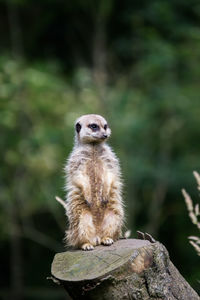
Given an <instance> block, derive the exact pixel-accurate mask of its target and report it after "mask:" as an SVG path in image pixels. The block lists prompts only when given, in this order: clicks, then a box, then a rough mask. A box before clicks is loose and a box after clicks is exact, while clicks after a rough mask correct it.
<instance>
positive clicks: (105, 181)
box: [69, 144, 118, 211]
mask: <svg viewBox="0 0 200 300" xmlns="http://www.w3.org/2000/svg"><path fill="white" fill-rule="evenodd" d="M117 163H118V161H117V159H116V158H115V156H114V153H113V152H112V151H111V149H110V147H109V146H108V145H98V144H91V145H87V146H86V145H84V147H81V146H80V147H77V148H76V149H75V151H74V152H73V156H72V157H71V159H70V161H69V165H70V170H69V174H70V173H71V175H72V176H73V175H75V174H76V175H75V176H80V175H81V176H83V177H84V179H85V180H87V182H88V189H89V190H90V191H88V192H90V195H91V201H89V199H85V200H86V202H87V200H88V202H89V206H90V208H91V210H93V211H94V210H95V209H97V208H101V209H103V208H106V206H107V202H108V197H109V195H108V193H109V190H110V188H109V187H108V185H109V184H110V181H109V177H111V176H113V174H114V173H115V172H117V170H116V168H115V167H116V164H117ZM106 192H107V194H106Z"/></svg>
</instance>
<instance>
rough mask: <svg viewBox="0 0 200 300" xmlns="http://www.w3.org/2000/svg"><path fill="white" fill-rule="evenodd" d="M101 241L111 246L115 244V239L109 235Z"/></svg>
mask: <svg viewBox="0 0 200 300" xmlns="http://www.w3.org/2000/svg"><path fill="white" fill-rule="evenodd" d="M101 243H102V244H103V245H105V246H110V245H112V244H113V239H111V238H109V237H105V238H103V239H102V241H101Z"/></svg>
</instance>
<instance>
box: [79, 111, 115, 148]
mask: <svg viewBox="0 0 200 300" xmlns="http://www.w3.org/2000/svg"><path fill="white" fill-rule="evenodd" d="M75 130H76V139H77V140H78V141H79V142H81V143H84V144H88V143H102V142H105V141H106V140H107V139H108V138H109V137H110V135H111V130H110V128H109V127H108V123H107V122H106V120H105V119H104V118H103V117H102V116H100V115H83V116H81V117H80V118H78V119H77V120H76V122H75Z"/></svg>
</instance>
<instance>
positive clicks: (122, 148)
mask: <svg viewBox="0 0 200 300" xmlns="http://www.w3.org/2000/svg"><path fill="white" fill-rule="evenodd" d="M0 37H1V41H0V132H1V137H0V147H1V156H0V161H1V171H0V238H1V256H0V260H1V282H0V284H1V289H0V298H1V299H15V300H22V299H30V300H31V299H65V293H64V292H63V291H62V290H61V289H60V288H57V287H56V286H55V285H54V283H52V282H51V281H48V280H46V277H48V276H50V266H51V261H52V259H53V256H54V254H55V253H56V252H59V251H64V246H63V243H62V238H63V236H64V231H65V228H66V218H65V215H64V210H63V208H62V207H61V206H60V205H59V204H58V203H57V202H56V201H55V198H54V197H55V195H59V196H60V197H62V198H64V195H65V193H64V189H63V186H64V172H63V167H64V164H65V161H66V158H67V156H68V154H69V152H70V151H71V149H72V145H73V134H74V133H73V132H74V129H73V126H74V121H75V119H76V118H77V117H79V116H80V115H82V114H86V113H98V114H102V115H103V116H104V117H105V118H106V119H107V120H108V122H109V124H110V127H111V129H112V137H111V139H110V145H111V146H112V147H113V148H114V150H115V152H116V153H117V155H118V157H119V159H120V161H121V167H122V172H123V179H124V199H125V203H126V212H127V213H126V214H127V228H130V229H131V231H132V237H136V230H141V231H147V232H149V233H150V234H152V235H153V236H154V237H155V238H156V239H157V240H159V241H160V242H162V243H163V244H164V245H165V246H166V247H167V249H168V251H169V253H170V257H171V260H172V261H173V262H174V264H175V265H176V267H177V268H178V269H179V271H180V272H181V273H182V274H183V275H184V277H185V278H186V280H188V282H189V283H190V284H191V285H192V286H193V288H195V289H196V290H197V291H198V292H200V283H199V282H198V280H200V260H199V257H198V256H197V255H196V253H195V251H194V249H193V248H192V246H190V244H189V243H188V240H187V236H188V235H198V234H199V233H198V232H197V230H196V228H195V227H194V226H193V225H192V224H191V222H190V220H189V218H188V214H187V210H186V207H185V204H184V200H183V197H182V195H181V188H182V187H184V188H186V190H187V191H188V192H189V193H190V195H191V196H192V197H193V198H194V200H195V202H197V201H199V198H198V193H197V191H196V185H195V180H194V178H193V176H192V171H193V170H197V171H200V157H199V153H200V139H199V136H200V97H199V95H200V2H199V1H193V0H174V1H170V0H166V1H165V0H152V1H147V0H140V1H138V0H136V1H131V0H127V1H121V0H116V1H114V0H113V1H112V0H99V1H92V0H84V1H81V0H76V1H63V0H41V1H33V0H10V1H6V0H1V1H0Z"/></svg>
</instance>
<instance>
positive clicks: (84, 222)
mask: <svg viewBox="0 0 200 300" xmlns="http://www.w3.org/2000/svg"><path fill="white" fill-rule="evenodd" d="M78 239H79V245H80V248H81V249H82V250H93V249H94V246H96V245H97V242H98V239H97V236H96V229H95V226H94V224H93V220H92V215H91V213H90V212H89V211H85V212H83V213H82V214H81V216H80V220H79V226H78Z"/></svg>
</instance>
